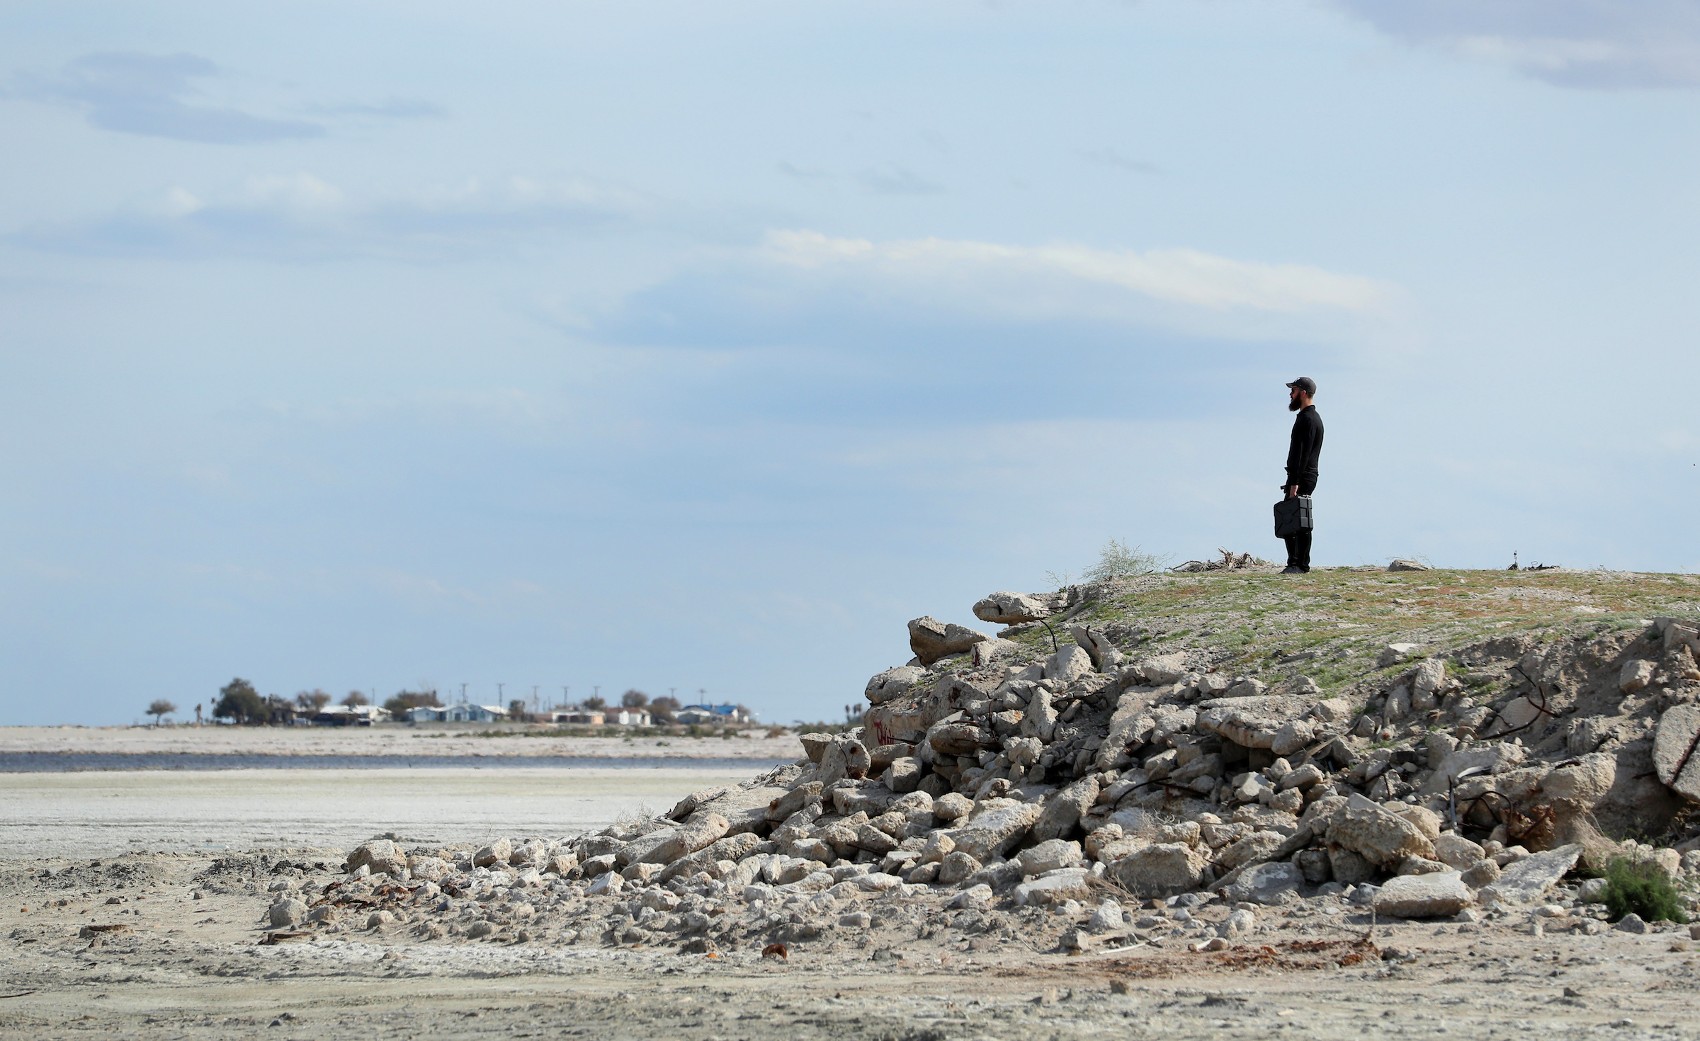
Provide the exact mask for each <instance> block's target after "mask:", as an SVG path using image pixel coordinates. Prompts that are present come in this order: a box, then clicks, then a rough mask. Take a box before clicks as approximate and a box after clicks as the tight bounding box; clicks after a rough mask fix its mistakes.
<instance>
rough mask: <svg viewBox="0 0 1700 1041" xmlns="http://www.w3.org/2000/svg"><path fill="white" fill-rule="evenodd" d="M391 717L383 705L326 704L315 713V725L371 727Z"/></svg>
mask: <svg viewBox="0 0 1700 1041" xmlns="http://www.w3.org/2000/svg"><path fill="white" fill-rule="evenodd" d="M388 718H390V713H389V710H388V709H386V708H384V707H383V706H381V705H326V706H325V707H324V708H322V709H320V710H319V711H317V712H315V713H313V725H314V726H319V727H369V726H371V725H372V724H373V723H378V722H382V721H383V720H386V719H388Z"/></svg>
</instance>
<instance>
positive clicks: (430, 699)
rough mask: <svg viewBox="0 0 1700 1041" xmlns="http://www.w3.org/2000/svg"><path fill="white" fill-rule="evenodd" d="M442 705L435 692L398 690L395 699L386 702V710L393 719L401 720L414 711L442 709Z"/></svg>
mask: <svg viewBox="0 0 1700 1041" xmlns="http://www.w3.org/2000/svg"><path fill="white" fill-rule="evenodd" d="M442 705H443V703H442V702H441V701H438V700H437V692H436V691H434V690H398V691H396V693H395V697H393V698H388V699H386V700H385V701H384V710H385V711H387V712H388V713H389V714H390V715H391V716H392V717H393V718H395V719H400V718H401V717H402V716H404V715H406V714H407V713H408V712H409V711H410V710H412V709H416V708H441V707H442Z"/></svg>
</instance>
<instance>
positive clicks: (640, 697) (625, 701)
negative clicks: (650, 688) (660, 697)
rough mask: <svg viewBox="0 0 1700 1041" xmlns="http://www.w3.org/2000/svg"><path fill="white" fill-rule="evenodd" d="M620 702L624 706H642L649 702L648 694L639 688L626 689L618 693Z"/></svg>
mask: <svg viewBox="0 0 1700 1041" xmlns="http://www.w3.org/2000/svg"><path fill="white" fill-rule="evenodd" d="M620 704H621V705H622V706H623V707H625V708H643V707H645V706H646V705H648V704H649V695H648V694H645V693H644V692H643V691H641V690H636V689H633V690H628V691H626V692H625V693H624V694H621V695H620Z"/></svg>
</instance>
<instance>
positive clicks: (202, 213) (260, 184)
mask: <svg viewBox="0 0 1700 1041" xmlns="http://www.w3.org/2000/svg"><path fill="white" fill-rule="evenodd" d="M648 207H649V202H648V200H646V199H644V198H642V197H640V196H638V195H636V194H635V193H632V192H627V191H623V190H620V189H617V188H610V187H606V186H602V185H597V184H594V183H592V182H590V181H585V180H577V179H571V178H535V177H523V176H513V177H506V178H500V179H496V180H484V179H477V178H474V179H469V180H467V181H464V182H461V183H459V184H454V185H447V186H442V187H437V188H433V189H428V190H425V191H421V192H417V193H415V194H413V195H410V196H406V197H391V198H376V199H374V198H362V197H359V196H356V195H353V194H351V193H349V192H346V191H344V190H343V189H342V188H340V187H338V186H337V185H335V184H332V183H330V182H328V181H326V180H324V179H322V178H320V177H317V176H315V175H313V174H310V173H304V172H303V173H295V174H288V175H266V176H258V177H252V178H249V179H248V180H246V181H244V182H243V183H241V184H240V185H236V186H234V187H232V188H228V189H225V190H221V191H216V192H210V193H208V192H202V191H198V190H194V189H190V188H186V187H182V186H174V187H172V188H169V189H167V190H165V191H163V192H160V193H159V194H158V195H156V196H155V197H154V198H153V199H151V200H150V201H149V202H148V203H146V204H145V205H142V206H138V207H134V208H132V209H129V210H126V211H123V212H119V213H113V214H109V215H107V216H105V217H101V218H98V219H95V220H91V221H85V222H81V223H76V224H68V225H38V226H35V227H30V228H25V229H23V230H21V231H18V232H15V233H13V234H11V235H8V236H6V239H7V240H9V241H11V242H14V243H16V244H18V245H22V246H26V247H30V248H34V249H40V250H45V251H51V252H59V253H70V254H81V255H120V256H154V257H163V258H174V257H175V258H200V257H211V256H244V257H261V258H269V259H276V260H294V259H305V260H321V259H328V258H337V257H351V256H364V257H385V258H391V259H397V260H408V261H432V260H452V259H460V258H464V257H467V256H473V255H478V254H480V253H486V252H490V251H498V252H499V251H503V250H506V249H510V248H513V247H515V246H517V245H521V244H524V243H536V242H547V241H550V240H554V239H559V238H561V237H563V236H571V235H576V234H587V233H593V232H600V231H604V230H607V229H609V228H613V227H620V226H626V225H628V224H629V223H630V222H631V221H633V220H634V219H636V218H637V217H638V216H639V215H640V214H642V213H643V212H644V211H645V210H646V209H647V208H648Z"/></svg>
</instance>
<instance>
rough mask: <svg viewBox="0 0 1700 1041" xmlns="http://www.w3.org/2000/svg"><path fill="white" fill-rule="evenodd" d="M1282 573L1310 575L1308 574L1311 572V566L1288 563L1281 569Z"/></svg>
mask: <svg viewBox="0 0 1700 1041" xmlns="http://www.w3.org/2000/svg"><path fill="white" fill-rule="evenodd" d="M1281 574H1283V575H1308V574H1310V568H1307V567H1299V566H1298V565H1297V564H1288V565H1287V566H1286V567H1285V568H1283V569H1282V570H1281Z"/></svg>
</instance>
